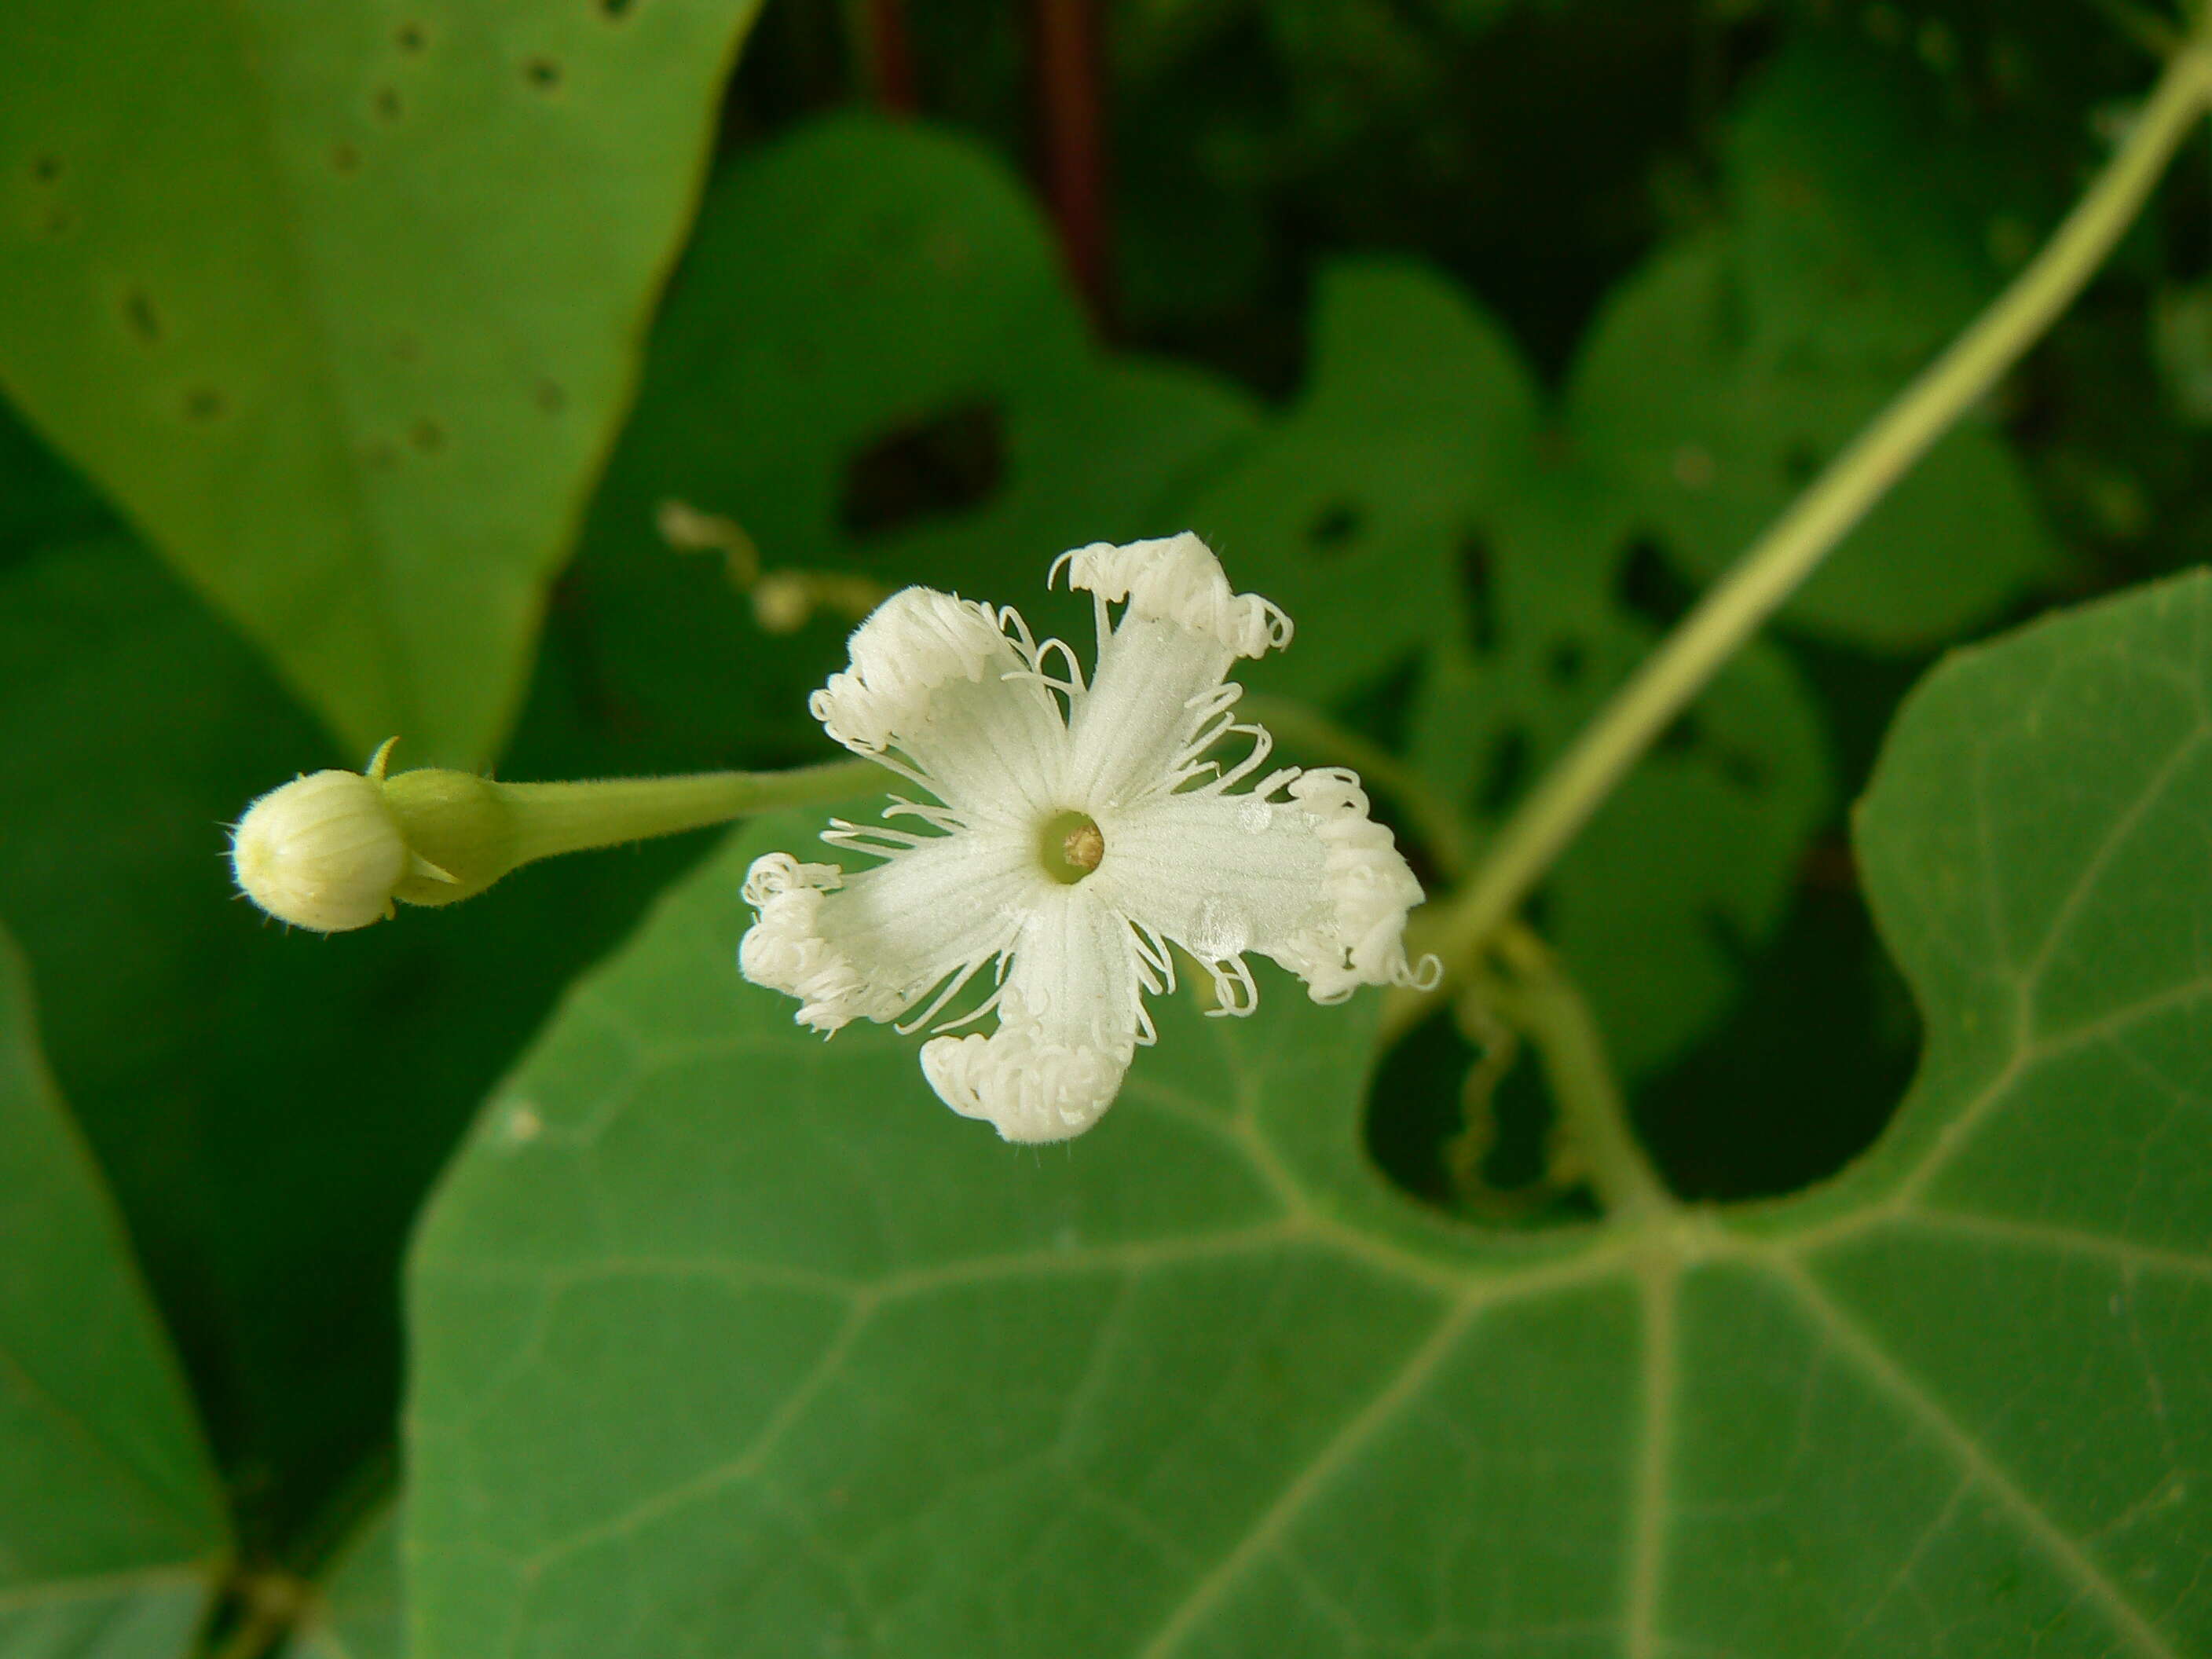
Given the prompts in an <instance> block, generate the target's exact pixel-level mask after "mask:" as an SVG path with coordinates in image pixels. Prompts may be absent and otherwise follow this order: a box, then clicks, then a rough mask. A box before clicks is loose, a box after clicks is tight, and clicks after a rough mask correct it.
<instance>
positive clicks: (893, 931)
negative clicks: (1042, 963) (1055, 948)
mask: <svg viewBox="0 0 2212 1659" xmlns="http://www.w3.org/2000/svg"><path fill="white" fill-rule="evenodd" d="M1049 885H1050V883H1049V882H1048V880H1047V879H1046V878H1045V877H1044V876H1043V875H1042V873H1041V872H1038V871H1037V870H1036V867H1035V860H1034V858H1033V857H1032V856H1031V855H1030V851H1029V848H1027V847H1026V845H1025V844H1024V843H1023V842H1021V841H1020V840H1019V839H1018V838H1015V837H1012V836H1006V835H1003V834H999V833H995V832H987V831H983V830H976V829H966V830H962V831H960V832H958V833H957V834H955V835H950V836H933V837H930V838H928V839H926V840H922V841H920V842H917V843H916V844H915V845H913V846H911V847H908V848H903V849H902V850H899V851H897V852H895V853H891V854H888V855H887V856H886V857H885V861H884V863H882V864H879V865H878V866H875V867H874V868H872V869H867V870H860V871H855V872H846V871H843V870H841V869H839V867H838V866H836V865H834V864H802V863H800V862H799V860H796V859H794V858H793V857H792V856H791V855H790V854H787V853H771V854H768V855H767V856H766V857H765V858H761V859H757V860H754V861H753V866H752V868H751V870H750V872H747V874H746V877H745V887H744V896H745V902H747V903H748V904H750V905H751V906H753V907H754V908H755V909H756V910H757V912H758V913H759V915H758V919H757V921H755V922H754V923H753V925H752V927H750V929H748V930H747V932H746V933H745V936H744V940H743V941H742V942H741V943H740V944H739V945H738V968H739V969H741V970H742V971H743V973H744V976H745V977H746V978H747V979H749V980H750V981H753V983H754V984H756V985H764V986H766V987H769V989H770V990H775V991H781V992H783V993H784V994H786V995H788V996H794V997H797V998H798V999H799V1005H800V1006H799V1012H798V1013H797V1014H796V1015H795V1016H794V1018H796V1019H797V1020H798V1021H799V1024H802V1025H808V1026H811V1027H812V1028H813V1029H814V1030H817V1031H822V1032H825V1033H826V1032H829V1031H835V1030H837V1029H838V1028H839V1027H841V1026H843V1025H846V1024H849V1023H851V1022H852V1021H854V1020H855V1019H872V1020H892V1019H896V1018H898V1017H899V1016H900V1015H902V1014H903V1013H905V1012H907V1010H908V1009H909V1008H911V1007H913V1006H915V1003H917V1002H919V1001H921V999H922V998H923V997H924V996H925V995H927V994H928V993H929V992H930V991H931V990H933V988H935V987H937V986H939V985H940V984H942V983H943V982H944V981H946V980H947V979H950V978H951V977H953V976H954V975H963V974H966V973H969V972H972V971H973V970H974V969H975V968H976V967H977V966H979V965H980V964H981V963H985V962H987V961H989V960H990V959H991V958H992V957H995V956H997V955H999V954H1000V952H1001V951H1005V950H1006V949H1007V948H1008V947H1009V946H1010V945H1012V943H1013V941H1014V939H1016V938H1017V937H1018V935H1019V934H1020V933H1021V930H1022V925H1023V921H1024V918H1025V917H1026V916H1027V915H1028V914H1029V912H1030V908H1032V906H1033V905H1034V904H1035V902H1036V900H1037V898H1038V896H1039V892H1040V890H1041V889H1042V888H1044V887H1047V886H1049Z"/></svg>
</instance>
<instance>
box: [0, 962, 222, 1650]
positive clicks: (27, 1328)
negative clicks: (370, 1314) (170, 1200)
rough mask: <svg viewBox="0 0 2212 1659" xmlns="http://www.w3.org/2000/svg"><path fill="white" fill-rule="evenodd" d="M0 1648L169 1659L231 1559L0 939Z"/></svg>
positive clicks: (166, 1365)
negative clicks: (1, 1197)
mask: <svg viewBox="0 0 2212 1659" xmlns="http://www.w3.org/2000/svg"><path fill="white" fill-rule="evenodd" d="M0 1193H4V1194H6V1195H7V1199H6V1202H5V1203H4V1204H0V1655H5V1656H8V1659H44V1656H47V1655H63V1654H68V1655H72V1656H82V1659H172V1656H182V1655H184V1654H185V1653H187V1652H189V1651H190V1650H191V1642H192V1638H193V1636H194V1633H195V1632H196V1631H197V1628H198V1626H199V1625H200V1622H201V1620H203V1619H204V1617H205V1616H206V1612H207V1607H208V1604H209V1602H210V1599H211V1597H212V1595H213V1594H214V1590H215V1587H216V1582H217V1580H218V1579H219V1577H221V1574H222V1570H223V1567H224V1565H225V1562H226V1560H227V1559H228V1555H229V1539H228V1526H227V1524H226V1522H225V1521H224V1518H223V1510H222V1495H221V1493H220V1492H219V1491H218V1490H217V1488H216V1480H215V1472H214V1469H213V1468H212V1467H211V1466H210V1463H209V1461H208V1455H207V1452H206V1450H205V1449H204V1447H203V1446H202V1444H201V1442H200V1434H199V1426H198V1425H197V1423H195V1422H194V1421H193V1419H192V1411H191V1402H190V1401H188V1400H187V1399H186V1397H185V1390H184V1385H183V1379H182V1377H181V1376H180V1375H179V1371H178V1369H177V1363H176V1360H175V1358H174V1357H173V1356H172V1355H171V1353H170V1352H169V1346H168V1342H167V1339H166V1338H165V1337H164V1336H163V1334H162V1332H161V1325H160V1322H158V1321H157V1320H156V1319H155V1316H154V1308H153V1304H152V1303H151V1302H150V1301H149V1299H148V1298H147V1296H146V1292H145V1288H144V1287H143V1285H141V1284H140V1283H139V1280H138V1271H137V1267H136V1265H135V1264H134V1263H133V1262H132V1261H131V1244H130V1241H129V1240H128V1239H127V1238H126V1237H125V1235H124V1231H123V1225H122V1222H121V1220H120V1218H118V1216H117V1214H116V1212H115V1210H114V1206H112V1204H111V1203H110V1202H109V1200H108V1197H107V1194H106V1191H105V1190H104V1189H103V1188H102V1187H101V1185H100V1176H99V1173H98V1171H97V1170H95V1169H94V1166H93V1162H92V1157H91V1154H90V1152H88V1150H87V1148H86V1146H85V1145H84V1142H83V1141H82V1139H79V1138H78V1135H77V1133H76V1127H74V1126H73V1125H72V1124H71V1123H70V1121H69V1116H68V1114H67V1112H66V1110H65V1109H64V1107H63V1104H62V1101H61V1097H60V1094H59V1092H58V1091H57V1090H56V1088H55V1086H54V1082H53V1079H52V1076H51V1075H50V1074H49V1073H48V1072H47V1070H46V1059H45V1056H44V1055H43V1054H41V1053H40V1048H39V1040H38V1036H37V1033H36V1031H35V1030H34V1028H33V1020H32V1010H31V989H30V981H29V977H28V975H27V974H26V973H25V971H24V968H23V963H22V958H21V956H20V954H19V953H18V952H17V951H16V949H15V942H14V941H13V940H12V939H9V938H8V937H7V935H5V934H4V933H0Z"/></svg>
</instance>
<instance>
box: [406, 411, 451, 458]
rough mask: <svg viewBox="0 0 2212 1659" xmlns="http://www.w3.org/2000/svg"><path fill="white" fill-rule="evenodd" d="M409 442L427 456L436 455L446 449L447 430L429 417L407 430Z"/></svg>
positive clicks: (424, 417)
mask: <svg viewBox="0 0 2212 1659" xmlns="http://www.w3.org/2000/svg"><path fill="white" fill-rule="evenodd" d="M407 441H408V442H410V443H411V444H413V445H414V446H415V447H416V449H418V450H420V451H421V452H422V453H423V454H425V455H435V454H436V453H438V452H439V451H440V450H441V449H443V448H444V447H446V428H443V427H441V426H440V425H439V424H438V423H437V422H435V421H434V420H432V419H430V418H429V417H428V416H423V418H422V419H421V420H419V421H417V422H415V424H414V425H413V426H411V427H410V428H408V430H407Z"/></svg>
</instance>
